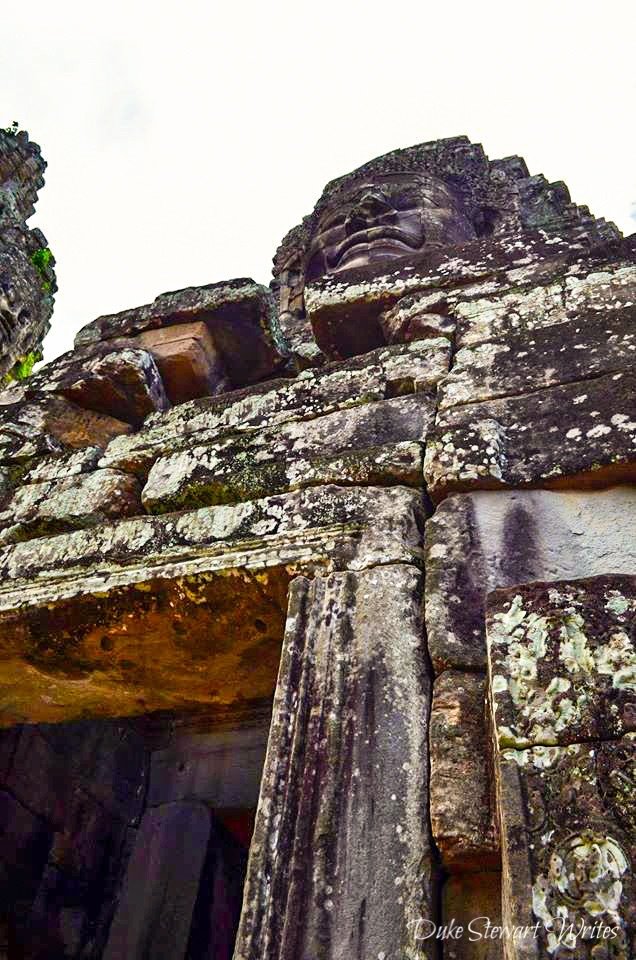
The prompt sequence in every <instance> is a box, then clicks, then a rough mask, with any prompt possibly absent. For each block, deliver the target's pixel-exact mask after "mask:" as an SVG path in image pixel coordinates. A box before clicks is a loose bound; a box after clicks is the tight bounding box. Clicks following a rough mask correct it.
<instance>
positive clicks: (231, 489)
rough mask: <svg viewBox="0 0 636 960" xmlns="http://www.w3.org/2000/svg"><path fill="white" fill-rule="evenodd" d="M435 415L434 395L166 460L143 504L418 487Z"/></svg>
mask: <svg viewBox="0 0 636 960" xmlns="http://www.w3.org/2000/svg"><path fill="white" fill-rule="evenodd" d="M433 416H434V398H433V396H432V395H430V394H424V393H418V394H415V395H413V396H406V397H396V398H395V399H393V400H383V401H380V402H377V403H368V404H360V405H358V406H357V407H355V408H352V409H348V410H339V411H336V412H335V413H330V414H326V415H325V416H323V417H318V418H316V419H313V420H302V421H295V422H293V423H287V424H282V425H281V426H280V427H275V428H272V429H270V430H261V431H259V432H258V433H250V434H243V435H242V436H239V437H235V438H232V437H228V438H225V439H222V440H220V441H219V442H218V443H217V444H215V445H214V446H209V447H195V448H193V449H191V450H189V451H181V452H179V453H177V454H173V455H172V456H168V457H161V458H160V459H159V460H157V461H156V462H155V464H154V466H153V467H152V469H151V471H150V473H149V476H148V482H147V483H146V486H145V487H144V489H143V492H142V500H143V504H144V506H145V508H146V510H148V511H149V512H151V513H163V512H166V511H168V510H175V509H183V508H184V507H193V506H203V505H206V504H217V503H235V502H237V501H240V500H252V499H256V498H257V497H261V496H264V495H266V494H267V493H282V492H284V491H285V490H289V489H298V488H302V487H305V486H314V485H317V484H321V483H337V484H339V485H352V484H353V485H355V484H365V483H370V484H375V485H388V484H405V485H409V486H419V485H421V484H422V482H423V480H422V448H421V446H420V445H421V444H423V443H424V441H425V439H426V434H427V431H428V429H429V427H430V425H431V423H432V420H433Z"/></svg>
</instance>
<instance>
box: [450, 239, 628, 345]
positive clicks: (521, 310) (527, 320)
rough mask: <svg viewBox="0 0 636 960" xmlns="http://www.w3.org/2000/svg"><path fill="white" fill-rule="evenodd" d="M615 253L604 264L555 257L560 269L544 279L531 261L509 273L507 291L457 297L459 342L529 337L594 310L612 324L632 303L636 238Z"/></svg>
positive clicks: (546, 261) (549, 261)
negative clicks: (570, 260)
mask: <svg viewBox="0 0 636 960" xmlns="http://www.w3.org/2000/svg"><path fill="white" fill-rule="evenodd" d="M617 252H618V256H616V257H611V258H610V259H609V260H608V261H607V262H603V261H602V260H600V261H599V260H598V258H596V257H594V256H589V255H588V256H584V257H582V258H581V259H579V260H578V261H577V260H574V261H572V262H569V263H565V262H563V261H562V260H561V261H560V260H559V259H557V261H556V263H557V264H558V263H559V262H560V263H561V264H562V266H561V269H560V270H558V269H557V270H554V269H553V270H552V273H551V275H548V276H544V277H543V278H541V277H538V276H537V275H536V274H537V267H538V264H533V263H532V261H530V262H529V264H528V265H527V266H523V267H521V268H520V269H518V270H516V271H515V272H512V271H511V272H510V274H509V275H508V276H509V279H510V281H516V282H511V283H510V285H509V288H508V289H507V290H505V289H504V290H503V291H500V292H498V293H497V295H495V296H487V297H476V298H468V299H464V300H461V299H458V300H457V301H456V303H455V305H454V310H453V314H454V315H455V316H456V317H457V344H458V346H459V347H467V346H472V345H475V344H477V343H484V342H486V341H490V340H498V339H502V338H507V337H517V336H519V335H524V334H525V335H526V336H527V337H528V339H530V337H531V335H532V334H533V333H535V332H538V331H539V330H542V329H544V328H546V327H550V326H552V325H554V324H561V323H563V322H564V321H566V320H568V319H570V320H576V318H577V316H588V317H589V316H591V315H593V313H594V312H595V311H598V312H599V314H602V315H605V316H606V317H607V318H608V320H609V321H610V322H611V321H612V317H613V314H614V313H616V312H620V311H621V310H623V308H629V307H631V306H632V305H633V303H634V299H635V298H636V266H635V265H634V238H633V237H632V238H627V240H625V241H623V242H622V243H621V244H620V245H619V248H618V251H617ZM621 255H622V256H621ZM623 257H624V259H623ZM550 264H552V265H554V264H555V261H554V259H553V258H552V257H550V255H549V254H548V255H547V257H545V258H544V263H543V267H544V270H545V267H549V265H550ZM541 280H543V281H544V282H540V281H541ZM529 281H530V282H529ZM533 281H534V282H533ZM537 281H539V282H537ZM545 281H548V282H545Z"/></svg>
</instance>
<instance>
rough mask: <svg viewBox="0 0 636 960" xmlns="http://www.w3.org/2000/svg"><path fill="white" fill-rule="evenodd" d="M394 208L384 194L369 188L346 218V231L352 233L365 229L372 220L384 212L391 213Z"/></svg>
mask: <svg viewBox="0 0 636 960" xmlns="http://www.w3.org/2000/svg"><path fill="white" fill-rule="evenodd" d="M392 210H393V207H392V206H391V204H390V203H389V202H388V201H387V200H386V199H385V198H384V197H383V196H381V195H379V194H378V193H376V192H375V191H373V190H369V191H367V192H366V193H365V194H363V196H361V197H360V199H359V200H358V202H357V203H356V204H355V205H354V206H353V207H352V208H351V211H350V212H349V215H348V216H347V219H346V220H345V232H346V233H347V234H351V233H355V232H356V231H358V230H364V229H365V228H366V227H368V226H369V222H370V221H372V220H374V219H375V218H376V217H379V216H381V215H382V214H386V213H391V212H392Z"/></svg>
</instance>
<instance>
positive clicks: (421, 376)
mask: <svg viewBox="0 0 636 960" xmlns="http://www.w3.org/2000/svg"><path fill="white" fill-rule="evenodd" d="M449 363H450V346H449V344H448V341H446V340H439V339H437V340H432V341H426V342H424V343H414V344H407V345H400V346H398V347H384V348H382V349H380V350H376V351H374V352H373V353H370V354H367V355H366V356H364V357H358V358H356V359H354V360H351V361H349V362H348V363H333V364H328V365H327V366H325V367H323V368H320V369H318V370H305V371H303V373H301V374H300V375H299V376H298V377H296V378H295V379H293V380H271V381H267V382H265V383H260V384H255V385H254V386H253V387H251V388H250V389H249V390H247V389H246V390H236V391H233V392H231V393H229V394H227V395H225V396H221V397H216V398H209V399H203V400H198V401H194V402H192V403H185V404H182V405H181V406H178V407H175V408H174V409H172V410H170V411H168V412H166V413H163V414H157V415H152V416H150V417H149V418H148V420H147V422H146V424H145V425H144V427H143V429H142V430H141V431H139V433H137V434H134V435H133V436H131V437H128V438H127V440H125V441H124V440H123V438H122V441H121V442H115V443H113V444H111V445H109V447H108V449H107V450H106V453H105V455H104V459H103V460H102V465H103V466H111V467H116V468H119V469H123V470H130V471H132V472H134V473H138V474H139V475H141V476H146V475H147V473H148V470H149V469H150V467H151V466H152V464H153V463H154V461H155V460H156V459H157V458H158V457H160V456H168V455H170V454H173V453H176V452H178V451H181V450H191V449H192V448H193V447H196V446H202V445H204V444H206V443H207V444H210V443H212V442H220V441H221V440H222V439H223V438H224V437H225V436H226V435H243V434H245V433H259V432H260V431H262V430H267V429H272V428H274V427H277V426H278V427H280V426H282V425H283V424H287V423H290V422H291V421H303V420H307V419H315V418H317V417H322V416H324V415H326V414H331V413H334V412H336V411H338V410H342V411H344V410H347V409H348V410H350V409H351V408H353V407H356V406H358V405H360V404H364V403H366V404H368V403H372V402H374V401H377V400H389V399H391V398H393V397H398V396H407V395H409V394H415V393H431V394H432V393H434V390H435V386H436V384H437V383H438V381H439V380H440V379H441V377H442V376H443V375H444V374H445V373H446V372H447V370H448V367H449Z"/></svg>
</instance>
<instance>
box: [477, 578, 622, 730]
mask: <svg viewBox="0 0 636 960" xmlns="http://www.w3.org/2000/svg"><path fill="white" fill-rule="evenodd" d="M635 624H636V577H633V576H631V577H629V576H602V577H594V578H591V579H582V580H571V581H555V582H553V583H534V584H525V585H523V586H518V587H512V588H509V589H507V590H497V591H494V592H493V593H491V594H490V595H489V598H488V614H487V636H488V656H489V671H490V690H491V696H492V700H493V710H494V717H495V724H496V731H497V737H498V741H499V746H500V748H504V747H515V748H520V747H531V746H550V745H566V744H569V743H577V742H580V741H582V740H607V739H612V738H616V737H620V736H623V735H625V734H626V733H630V732H632V731H634V730H636V650H635V649H634V625H635Z"/></svg>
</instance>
